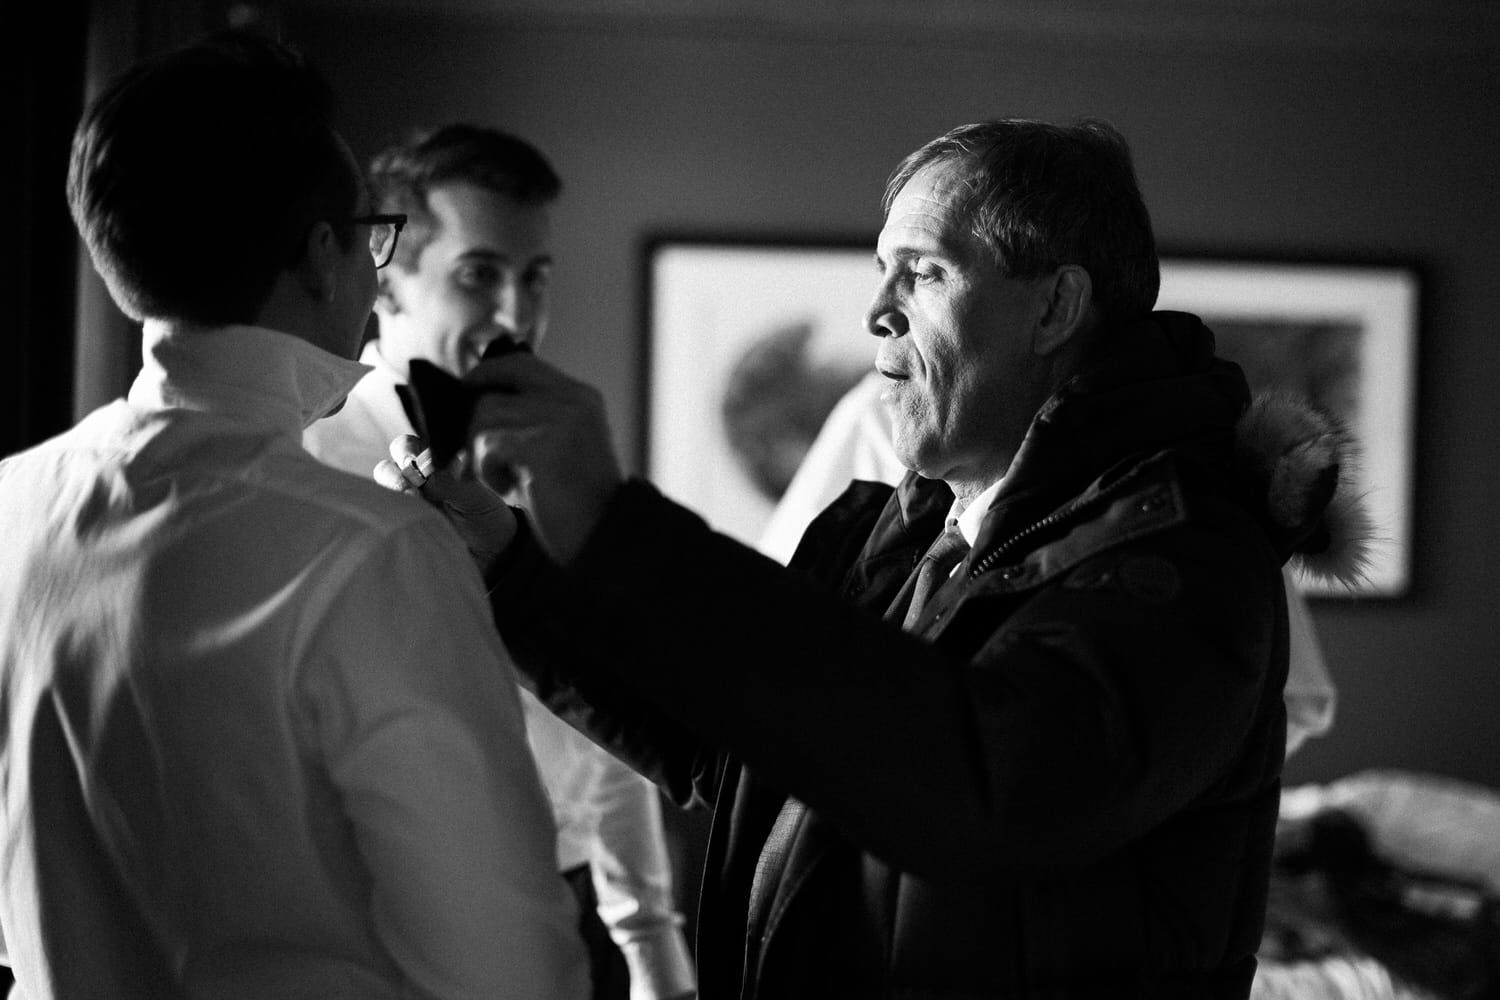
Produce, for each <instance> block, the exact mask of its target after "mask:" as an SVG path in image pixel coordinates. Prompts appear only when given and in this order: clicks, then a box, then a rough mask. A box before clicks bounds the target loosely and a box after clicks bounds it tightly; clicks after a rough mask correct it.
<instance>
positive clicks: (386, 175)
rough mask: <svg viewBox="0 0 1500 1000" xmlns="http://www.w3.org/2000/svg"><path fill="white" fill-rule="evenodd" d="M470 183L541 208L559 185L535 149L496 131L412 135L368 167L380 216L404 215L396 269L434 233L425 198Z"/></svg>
mask: <svg viewBox="0 0 1500 1000" xmlns="http://www.w3.org/2000/svg"><path fill="white" fill-rule="evenodd" d="M458 183H469V184H473V185H475V186H476V187H480V188H483V189H485V190H486V191H493V192H495V193H496V194H501V195H504V196H506V197H507V198H510V199H512V200H514V201H516V202H518V203H520V204H522V205H546V204H548V203H550V202H552V201H554V200H556V198H557V196H558V194H559V193H561V191H562V181H561V180H560V179H559V178H558V176H557V173H556V171H554V170H553V169H552V165H551V164H550V163H548V162H547V158H546V157H544V156H543V155H542V154H541V152H540V151H538V150H537V148H536V147H535V146H533V145H531V144H530V143H528V142H526V141H525V140H524V139H520V138H517V137H516V136H513V135H511V134H510V133H508V132H502V131H500V130H499V129H493V128H481V127H480V126H477V125H463V124H458V125H445V126H443V127H442V128H439V129H435V130H432V131H421V132H417V133H415V134H413V135H412V136H411V137H410V138H409V139H408V140H407V141H406V142H403V143H399V144H397V145H395V146H391V147H390V148H388V149H386V150H384V151H383V152H381V153H379V154H378V155H377V156H376V157H375V159H374V160H373V161H372V162H371V164H370V190H371V192H372V195H373V197H374V198H375V201H376V204H377V205H378V206H379V208H378V209H377V211H381V212H404V213H405V214H406V228H405V229H403V230H402V232H401V236H402V239H401V242H400V243H398V244H397V245H396V264H397V265H399V266H400V267H403V268H406V269H408V270H409V269H410V268H411V267H412V265H413V264H415V262H416V260H417V258H418V257H419V256H421V253H422V248H423V247H425V246H427V244H428V243H430V242H432V239H433V237H434V236H435V235H436V233H437V221H436V220H435V219H434V218H433V215H432V211H431V209H430V208H429V206H428V203H427V198H428V194H429V193H430V192H431V191H432V189H433V188H435V187H441V186H443V185H445V184H458Z"/></svg>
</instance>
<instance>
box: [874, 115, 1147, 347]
mask: <svg viewBox="0 0 1500 1000" xmlns="http://www.w3.org/2000/svg"><path fill="white" fill-rule="evenodd" d="M934 163H951V164H954V165H955V166H956V167H958V169H959V170H961V171H962V172H963V174H964V175H965V178H964V179H965V181H966V183H967V187H968V190H969V197H968V201H967V203H966V205H965V206H964V208H965V211H966V212H967V213H968V214H969V215H970V217H971V218H972V220H973V232H974V235H975V236H977V237H978V238H979V239H980V240H981V241H983V243H984V244H985V245H986V246H987V247H989V248H990V250H991V251H992V252H993V253H994V255H995V262H996V264H997V265H998V266H999V267H1000V268H1001V269H1002V271H1003V272H1004V273H1005V274H1007V275H1009V276H1011V277H1016V278H1033V277H1037V276H1039V275H1042V274H1046V273H1047V272H1049V271H1052V270H1054V269H1055V268H1057V267H1060V266H1062V265H1063V264H1076V265H1078V266H1080V267H1082V268H1083V269H1084V270H1085V271H1087V272H1088V273H1089V278H1090V279H1091V280H1092V282H1093V297H1094V302H1095V303H1097V304H1098V306H1099V308H1100V310H1101V311H1102V312H1103V313H1104V315H1105V316H1106V317H1108V318H1109V319H1111V320H1114V321H1117V322H1123V321H1127V320H1131V319H1137V318H1139V317H1141V316H1144V315H1145V314H1147V313H1149V312H1150V311H1151V309H1152V307H1153V306H1154V305H1155V304H1156V293H1157V290H1158V288H1159V286H1160V284H1161V274H1160V270H1159V267H1158V264H1157V258H1156V240H1155V237H1154V236H1153V235H1152V232H1151V216H1150V215H1149V213H1147V211H1146V204H1145V202H1144V201H1143V200H1142V198H1141V191H1140V186H1139V185H1138V184H1137V182H1136V177H1135V167H1134V165H1133V164H1132V163H1131V157H1130V147H1129V146H1128V145H1127V144H1126V142H1125V137H1124V136H1122V135H1121V134H1120V133H1119V132H1118V131H1116V130H1115V128H1114V127H1113V126H1111V125H1109V124H1108V123H1106V122H1102V121H1098V120H1095V119H1084V120H1081V121H1079V122H1076V123H1074V124H1072V125H1053V124H1050V123H1047V122H1040V121H1030V120H1026V119H1000V120H996V121H988V122H980V123H978V124H974V125H963V126H960V127H959V128H956V129H953V130H952V131H950V132H948V133H946V134H945V135H941V136H939V137H938V138H936V139H933V140H932V141H931V142H929V143H927V144H926V145H924V146H923V147H922V148H921V149H918V150H917V151H916V152H914V153H912V154H911V155H910V156H908V157H907V158H906V159H904V160H902V161H901V164H900V165H899V166H897V167H896V170H895V172H894V173H893V174H892V175H891V179H890V181H889V182H887V184H886V189H885V200H884V207H885V210H886V211H887V212H889V211H890V208H891V202H892V201H893V200H894V199H895V197H896V195H897V193H898V192H899V191H900V190H901V188H902V187H904V186H905V185H906V183H907V181H909V180H911V178H912V176H913V175H914V174H916V173H917V172H918V171H919V170H921V169H922V168H924V167H927V166H929V165H931V164H934Z"/></svg>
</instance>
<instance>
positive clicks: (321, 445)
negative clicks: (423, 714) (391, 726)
mask: <svg viewBox="0 0 1500 1000" xmlns="http://www.w3.org/2000/svg"><path fill="white" fill-rule="evenodd" d="M370 183H371V187H372V189H373V191H374V197H375V199H376V203H377V204H378V205H379V206H380V208H381V211H386V212H401V213H404V214H405V215H406V216H407V218H408V223H407V226H406V229H405V231H404V232H403V234H402V239H401V243H400V246H399V247H398V248H397V251H396V255H395V259H394V261H393V262H392V265H391V266H390V267H388V268H386V269H385V270H383V271H382V272H381V274H380V292H379V296H378V298H377V300H376V304H375V311H376V315H377V316H378V318H379V335H378V336H377V337H376V338H375V339H374V340H371V341H370V342H369V343H368V344H367V345H366V346H365V348H364V350H363V353H362V354H361V360H363V361H364V362H365V363H366V364H368V365H370V366H372V368H373V369H374V370H373V371H371V372H370V374H368V375H367V376H365V378H364V379H363V380H362V381H361V382H360V383H359V384H358V385H357V386H355V387H354V389H353V390H352V391H351V392H350V394H349V400H348V402H347V404H346V405H345V406H344V409H343V410H342V411H340V412H339V413H338V414H336V415H334V416H333V417H330V418H329V419H327V420H323V421H320V422H319V423H317V424H315V425H313V426H312V427H311V428H309V429H308V431H307V435H306V443H307V446H308V449H309V450H310V451H311V452H313V454H315V455H317V456H318V457H319V458H321V459H323V460H324V461H326V462H328V463H329V464H331V465H334V466H337V467H339V468H341V469H345V470H348V471H350V472H355V473H358V474H360V475H363V476H369V474H370V472H371V471H372V470H373V469H374V468H375V466H376V464H377V463H379V462H380V461H381V460H382V459H384V458H385V457H386V456H387V454H388V447H389V444H390V441H391V439H392V438H393V437H397V436H399V435H402V434H407V433H410V431H411V424H410V421H409V420H408V418H407V415H406V413H405V411H404V410H403V409H402V406H401V402H400V399H399V397H398V396H397V392H396V387H397V386H400V385H404V384H405V383H406V381H407V377H408V365H409V364H410V363H411V362H412V361H414V360H422V361H428V362H431V363H433V364H435V365H437V366H438V367H439V368H441V369H443V370H445V371H447V372H448V373H449V374H451V375H454V376H463V375H465V374H466V373H468V372H469V371H470V370H471V369H473V368H474V366H475V365H477V364H478V363H479V359H480V356H481V355H482V354H483V353H484V351H485V349H486V348H487V347H489V346H490V345H491V344H493V343H495V342H496V341H497V340H500V339H502V338H503V339H505V340H507V341H509V342H511V343H512V344H515V345H520V346H524V347H526V348H528V349H530V348H533V347H535V346H536V345H537V344H538V343H540V341H541V340H542V338H543V336H544V335H545V333H546V330H547V317H548V305H549V286H550V281H551V274H552V266H553V261H552V217H551V213H552V205H553V203H554V202H555V201H556V199H557V196H558V193H559V191H560V189H561V182H560V181H559V179H558V177H557V174H556V173H555V172H554V171H553V169H552V167H551V165H550V164H549V163H548V162H547V160H546V159H545V158H544V157H543V156H542V154H541V153H540V152H538V151H537V150H536V149H535V148H534V147H533V146H531V145H530V144H529V143H527V142H525V141H523V140H521V139H519V138H517V137H515V136H513V135H510V134H508V133H505V132H501V131H499V130H496V129H489V128H479V127H475V126H471V125H461V124H456V125H448V126H445V127H443V128H439V129H437V130H435V131H432V132H429V133H424V134H419V135H417V136H415V137H413V138H412V139H411V140H410V141H408V142H405V143H402V144H400V145H397V146H393V147H391V148H390V149H387V150H385V151H384V152H382V153H381V154H379V155H378V156H377V157H376V158H375V160H374V162H373V164H372V165H371V168H370ZM521 700H522V705H523V707H524V709H525V713H526V729H527V736H528V738H529V740H530V743H531V747H532V750H533V752H534V753H535V755H536V759H537V765H538V767H539V769H540V771H541V776H542V783H543V785H544V786H545V787H546V789H547V792H548V795H549V797H550V798H551V801H552V807H553V813H554V816H555V818H556V820H557V825H558V835H557V853H558V862H557V864H558V867H559V870H560V871H561V872H562V874H563V877H564V878H565V879H566V880H567V882H568V884H569V885H570V886H571V887H572V889H573V891H574V893H575V895H576V897H577V899H578V901H579V906H580V921H581V923H580V930H581V932H582V934H583V937H584V940H585V942H586V943H587V944H588V946H589V950H590V963H591V966H592V970H593V977H594V996H595V998H596V1000H625V998H626V997H627V995H628V996H629V997H630V998H631V1000H663V998H667V997H678V996H685V995H690V994H691V993H692V991H693V989H694V986H695V982H694V975H693V969H692V965H691V959H690V958H689V955H688V951H687V943H686V939H685V938H684V936H683V932H682V917H681V916H680V915H679V914H678V913H677V911H676V908H675V903H674V900H673V895H672V880H671V869H670V866H669V861H668V856H667V852H666V846H665V839H664V831H663V826H662V817H661V800H660V796H659V794H658V793H657V791H656V788H655V787H654V786H653V785H652V784H651V783H650V782H649V781H647V780H646V779H645V778H643V777H641V776H640V775H639V774H636V773H635V772H634V771H632V770H631V769H630V768H629V767H627V766H626V765H625V764H623V763H622V762H620V761H619V760H618V759H616V758H615V757H613V756H611V755H610V754H608V753H606V752H605V751H604V750H602V749H600V748H599V747H598V746H596V745H595V744H594V743H592V742H590V741H589V739H588V738H587V737H585V736H583V735H582V734H581V733H579V732H578V731H577V730H575V729H574V728H572V727H571V726H569V725H567V724H566V723H564V722H562V721H561V720H559V719H558V718H557V717H556V716H554V715H553V714H552V713H551V712H550V711H548V710H547V709H546V708H545V707H543V706H542V704H541V703H540V702H539V701H537V699H536V698H535V697H534V696H533V695H532V694H531V693H530V692H527V691H522V693H521Z"/></svg>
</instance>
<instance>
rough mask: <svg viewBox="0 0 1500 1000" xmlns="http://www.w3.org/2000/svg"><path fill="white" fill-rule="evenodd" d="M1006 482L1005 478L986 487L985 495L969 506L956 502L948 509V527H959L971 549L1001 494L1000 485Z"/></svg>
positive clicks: (975, 499) (960, 501) (978, 497)
mask: <svg viewBox="0 0 1500 1000" xmlns="http://www.w3.org/2000/svg"><path fill="white" fill-rule="evenodd" d="M1003 482H1005V479H1004V477H1002V478H1000V479H997V480H995V481H994V482H993V483H991V484H990V485H989V486H987V487H985V490H984V492H983V493H981V494H979V495H978V496H977V497H975V498H974V499H973V501H972V502H970V503H969V504H968V506H965V505H964V502H963V501H962V500H954V501H953V506H952V507H950V508H948V519H947V521H946V522H944V523H946V524H947V525H950V526H953V525H956V526H957V527H958V530H959V532H960V533H961V534H962V535H963V536H964V541H966V542H968V543H969V547H970V548H973V547H974V541H975V540H976V539H977V538H978V537H979V526H980V525H981V524H983V523H984V515H986V514H988V513H989V511H990V504H992V503H994V501H995V496H996V494H998V493H999V492H1000V484H1001V483H1003Z"/></svg>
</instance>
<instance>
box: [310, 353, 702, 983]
mask: <svg viewBox="0 0 1500 1000" xmlns="http://www.w3.org/2000/svg"><path fill="white" fill-rule="evenodd" d="M360 360H361V361H363V362H364V363H365V364H367V365H369V366H370V371H369V373H368V374H367V375H365V377H364V378H363V379H362V380H360V382H359V384H358V385H356V386H355V387H354V389H353V390H352V391H350V393H349V399H348V401H347V402H346V403H345V405H344V408H343V409H342V410H340V411H339V412H338V413H336V414H334V415H333V416H331V417H328V418H327V419H325V420H320V421H318V422H317V423H315V424H313V425H312V426H311V427H309V428H308V429H307V432H306V433H305V435H304V443H305V444H306V446H307V449H308V451H310V452H311V453H312V454H313V455H315V456H317V457H318V458H320V459H322V460H323V461H325V462H327V463H328V464H330V465H333V466H336V467H337V468H341V469H345V470H347V471H350V472H354V473H357V474H359V475H363V476H366V477H368V476H369V475H370V474H371V472H372V471H373V470H374V468H375V466H376V464H378V463H379V462H380V461H381V460H382V459H384V458H386V457H387V452H388V449H389V446H390V442H391V439H392V438H395V437H397V436H399V435H402V434H410V433H412V427H411V422H410V420H408V419H407V416H406V413H405V411H404V410H403V409H402V407H401V401H400V398H399V397H398V396H397V395H396V386H398V385H401V384H403V383H404V382H405V377H404V374H403V373H401V372H399V371H397V370H396V369H395V368H394V367H393V366H392V365H390V364H389V363H388V362H387V361H386V360H385V359H384V358H383V357H381V354H380V350H379V346H378V341H371V342H370V343H368V344H366V345H365V349H364V351H363V353H362V354H361V355H360ZM521 702H522V707H523V709H524V711H525V716H526V734H527V738H528V739H529V740H530V743H531V749H532V751H533V752H534V753H535V755H536V760H537V767H538V769H539V770H540V772H541V777H542V785H543V787H544V788H545V789H546V791H547V794H548V796H549V798H550V799H551V802H552V811H553V816H554V818H555V819H556V821H557V866H558V870H559V871H568V870H570V869H573V868H576V867H578V866H580V865H583V864H588V865H589V866H590V869H591V874H592V876H593V882H594V891H595V893H596V894H597V896H598V898H599V916H600V919H601V920H603V921H604V924H605V926H606V927H607V928H608V929H609V933H610V937H611V939H612V940H613V941H614V942H615V943H616V944H617V945H619V947H620V949H621V950H622V951H623V952H624V954H625V960H626V963H627V965H628V966H629V968H630V984H631V998H632V1000H657V998H658V997H672V996H678V995H681V994H683V993H687V992H690V991H692V990H693V989H694V987H695V985H696V978H695V975H694V972H693V966H692V960H691V958H690V957H689V954H688V950H687V941H686V939H685V937H684V936H683V932H682V917H681V915H680V914H679V913H678V912H677V910H676V907H675V904H674V902H673V898H672V878H671V867H670V863H669V860H668V857H667V851H666V842H665V834H664V830H663V826H662V817H661V799H660V796H659V794H658V792H657V790H656V787H655V786H654V785H652V784H651V783H650V782H649V781H647V780H646V779H645V778H643V777H642V776H641V775H639V774H637V773H636V772H635V771H633V770H631V769H630V768H629V767H628V766H626V765H625V764H624V763H622V762H621V761H619V760H618V759H616V758H615V757H613V756H612V755H610V754H609V753H607V752H605V751H604V750H602V749H600V748H599V747H598V746H596V745H595V744H594V743H592V742H591V741H590V740H588V739H587V738H586V737H585V736H583V735H582V734H581V733H579V732H578V731H577V730H576V729H574V728H573V727H572V726H569V725H568V724H567V723H565V722H563V721H562V720H560V719H559V718H558V717H557V716H555V715H553V714H552V712H551V711H549V710H548V709H547V708H546V707H545V706H544V705H542V704H541V702H539V701H538V700H537V699H536V698H535V697H534V696H533V695H532V694H531V693H530V692H528V691H525V690H522V691H521Z"/></svg>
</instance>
